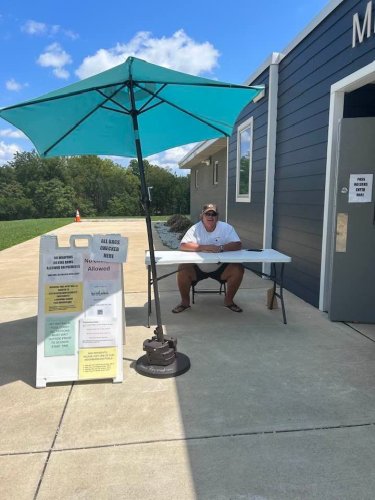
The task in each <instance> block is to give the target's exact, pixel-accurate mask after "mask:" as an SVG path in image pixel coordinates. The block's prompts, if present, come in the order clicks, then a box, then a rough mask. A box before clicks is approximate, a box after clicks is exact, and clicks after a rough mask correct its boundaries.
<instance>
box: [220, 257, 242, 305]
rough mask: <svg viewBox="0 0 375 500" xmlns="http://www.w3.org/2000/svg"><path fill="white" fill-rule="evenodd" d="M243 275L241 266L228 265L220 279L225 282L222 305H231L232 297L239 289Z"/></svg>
mask: <svg viewBox="0 0 375 500" xmlns="http://www.w3.org/2000/svg"><path fill="white" fill-rule="evenodd" d="M243 274H244V268H243V266H242V265H241V264H228V265H227V267H226V268H225V269H224V271H223V273H222V275H221V276H220V278H221V279H222V280H225V281H226V282H227V293H226V295H225V298H224V305H226V306H230V305H231V304H233V300H234V296H235V295H236V293H237V290H238V289H239V287H240V285H241V282H242V278H243Z"/></svg>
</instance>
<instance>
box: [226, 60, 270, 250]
mask: <svg viewBox="0 0 375 500" xmlns="http://www.w3.org/2000/svg"><path fill="white" fill-rule="evenodd" d="M268 79H269V70H268V69H267V70H266V71H265V72H264V73H263V74H262V75H260V77H259V78H257V80H256V81H255V82H253V83H252V84H253V85H265V86H266V89H267V86H268ZM267 114H268V93H267V90H266V95H265V97H264V98H263V99H261V101H259V102H258V103H257V104H254V103H252V104H250V105H249V106H247V107H246V108H245V109H244V110H243V111H242V113H241V114H240V115H239V117H238V121H237V123H236V126H235V128H234V130H236V129H237V126H238V125H239V124H240V123H243V122H244V121H246V120H247V119H248V118H250V117H253V120H254V128H253V149H252V176H251V201H250V202H249V203H247V202H243V203H237V202H236V158H237V134H236V133H235V134H233V135H232V136H231V138H230V140H229V146H228V166H229V168H228V222H229V223H230V224H232V225H233V226H234V227H235V229H236V231H237V233H238V235H239V237H240V238H241V240H242V243H243V245H244V247H245V248H247V247H248V248H261V247H262V242H263V219H264V196H265V182H266V160H267V157H266V155H267Z"/></svg>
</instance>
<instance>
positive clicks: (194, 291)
mask: <svg viewBox="0 0 375 500" xmlns="http://www.w3.org/2000/svg"><path fill="white" fill-rule="evenodd" d="M215 281H217V280H215ZM198 283H200V282H199V281H193V282H192V284H191V295H192V302H193V304H195V300H194V297H195V295H199V294H201V293H202V294H203V293H215V294H217V295H221V294H222V293H224V295H226V293H227V282H226V281H225V280H220V281H218V283H219V285H220V287H219V289H218V290H212V289H211V290H210V289H208V288H201V289H199V288H198V289H196V286H197V285H198Z"/></svg>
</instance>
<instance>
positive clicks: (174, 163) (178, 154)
mask: <svg viewBox="0 0 375 500" xmlns="http://www.w3.org/2000/svg"><path fill="white" fill-rule="evenodd" d="M195 144H196V143H194V144H187V145H186V146H178V147H177V148H172V149H168V150H167V151H163V152H162V153H157V154H154V155H151V156H148V157H147V160H148V161H149V162H150V163H152V164H153V165H158V166H159V167H162V168H166V169H172V170H173V171H174V172H175V173H176V174H180V175H184V174H185V173H187V172H186V171H185V170H181V169H180V167H179V166H178V162H179V161H181V160H182V158H183V157H184V156H185V155H186V154H187V153H188V152H189V151H190V150H191V149H192V147H194V145H195Z"/></svg>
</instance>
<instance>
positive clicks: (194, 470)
mask: <svg viewBox="0 0 375 500" xmlns="http://www.w3.org/2000/svg"><path fill="white" fill-rule="evenodd" d="M110 232H121V233H122V234H123V235H124V236H128V237H129V258H128V262H127V264H126V265H125V273H124V275H125V279H124V281H125V305H126V323H127V326H126V345H125V348H124V370H125V380H124V382H123V383H122V384H113V383H111V382H107V381H98V382H81V383H60V384H49V385H48V386H47V388H45V389H35V373H36V314H37V280H38V245H39V238H35V239H33V240H30V241H28V242H26V243H23V244H20V245H17V246H15V247H13V248H10V249H7V250H4V251H2V252H0V274H1V282H0V310H1V323H0V421H1V426H0V498H1V499H2V500H6V499H11V500H13V499H15V500H20V499H33V498H37V499H38V500H42V499H48V500H49V499H52V498H53V499H64V500H65V499H77V498H79V499H94V498H95V499H129V500H137V499H139V500H146V499H150V500H151V499H152V500H159V499H160V500H161V499H163V500H164V499H165V498H171V499H173V500H179V499H181V500H190V499H204V500H206V499H207V500H227V499H231V500H245V499H246V500H250V499H251V500H261V499H267V500H270V499H275V500H276V499H277V500H279V499H288V500H289V499H319V500H321V499H340V500H344V499H355V500H357V499H361V500H363V499H369V500H370V499H371V500H372V499H373V498H374V491H375V475H374V473H373V468H374V467H373V464H374V449H375V425H374V423H375V392H374V381H375V362H374V361H375V344H374V341H375V330H374V328H373V326H372V325H346V324H342V323H331V322H329V321H328V319H327V317H326V315H325V314H322V313H320V312H319V311H318V310H317V309H315V308H313V307H311V306H309V305H308V304H306V303H304V302H303V301H301V300H299V299H298V298H296V297H295V296H293V295H291V294H289V293H286V297H285V300H286V306H287V316H288V324H287V325H284V324H283V323H282V318H281V311H280V309H279V310H274V311H269V310H268V309H267V308H266V307H265V302H266V290H267V288H269V286H270V285H269V282H267V281H265V280H260V279H259V278H257V277H255V276H253V275H252V274H251V273H246V278H245V280H244V283H243V286H242V288H241V290H240V292H239V293H238V296H237V298H238V300H237V302H238V303H239V305H241V306H242V307H243V308H244V312H243V313H242V314H235V313H232V312H231V311H228V310H227V309H225V308H224V307H222V298H220V297H218V296H216V295H209V296H197V298H196V304H195V306H194V307H192V309H191V310H188V311H186V312H184V313H182V314H180V315H174V314H172V313H171V312H170V310H171V308H172V307H173V306H174V305H175V304H176V303H177V302H178V292H177V289H176V283H175V276H172V277H170V278H167V279H166V280H163V281H161V282H160V288H161V293H160V295H161V306H162V317H163V322H164V324H165V325H166V327H165V330H166V333H167V334H169V335H173V336H175V337H177V339H178V349H179V350H180V351H181V352H183V353H185V354H187V355H188V356H189V357H190V360H191V364H192V366H191V369H190V371H188V372H187V373H186V374H184V375H182V376H180V377H178V378H176V379H166V380H161V379H151V378H147V377H143V376H141V375H139V374H138V373H136V371H135V370H134V362H135V361H136V360H137V359H138V358H139V357H140V356H141V355H142V354H143V352H142V343H143V340H145V339H146V338H149V336H150V335H152V330H150V329H148V328H146V301H147V283H146V270H145V267H144V251H145V249H146V248H147V238H146V229H145V224H144V222H143V221H142V220H130V219H129V220H118V221H113V220H111V221H103V222H100V221H97V222H89V221H87V222H85V221H83V222H82V223H81V224H79V225H78V224H74V223H73V224H71V225H69V226H65V227H63V228H60V229H59V230H57V231H56V233H57V234H58V235H59V239H60V241H61V242H63V243H64V242H65V243H66V242H67V240H68V237H69V236H70V235H71V234H77V233H79V234H84V233H86V234H94V233H110ZM156 245H157V247H159V248H161V247H160V242H158V240H157V237H156Z"/></svg>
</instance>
